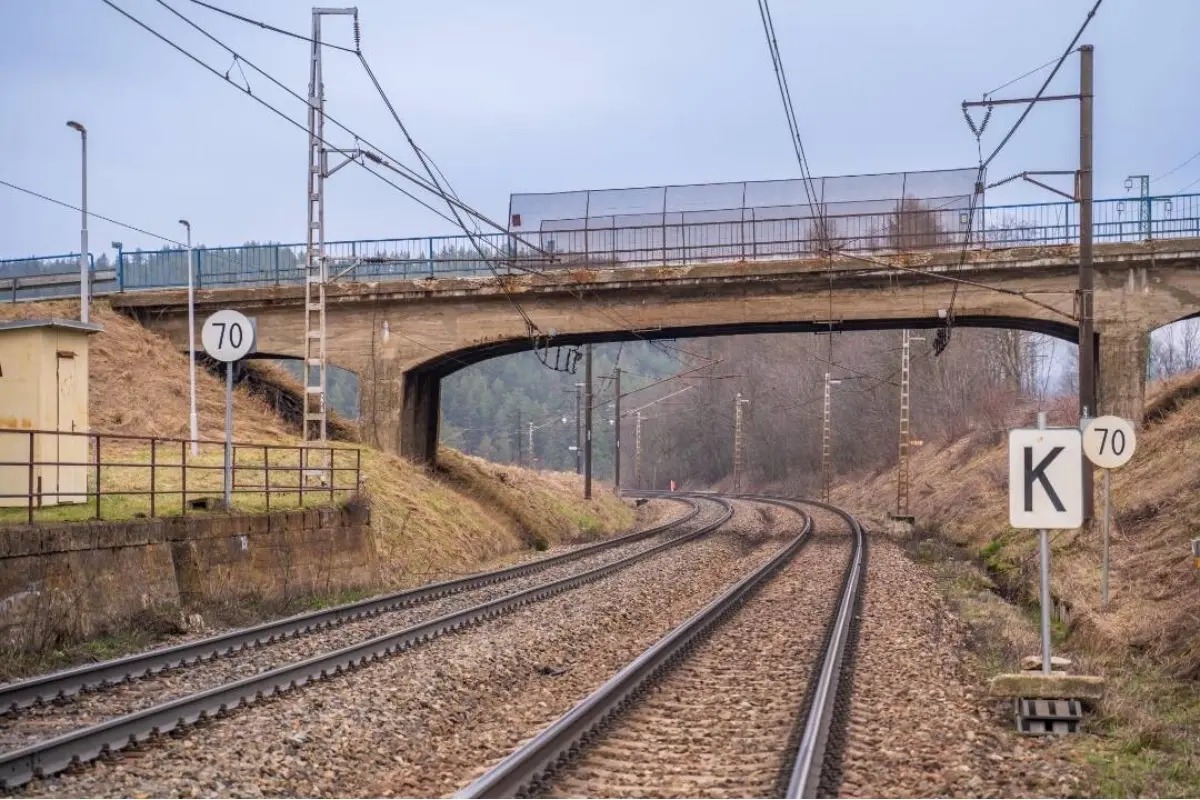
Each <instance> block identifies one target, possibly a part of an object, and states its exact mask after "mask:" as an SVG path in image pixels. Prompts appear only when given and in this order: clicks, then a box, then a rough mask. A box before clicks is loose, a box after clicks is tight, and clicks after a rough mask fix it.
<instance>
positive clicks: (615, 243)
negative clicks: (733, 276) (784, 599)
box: [0, 194, 1200, 300]
mask: <svg viewBox="0 0 1200 800" xmlns="http://www.w3.org/2000/svg"><path fill="white" fill-rule="evenodd" d="M1078 208H1079V207H1078V204H1076V203H1073V202H1070V201H1063V202H1054V203H1030V204H1025V205H1008V206H991V207H981V208H978V209H976V211H975V218H974V219H973V220H972V219H970V218H969V212H968V211H966V210H964V209H956V208H945V209H940V208H923V207H922V206H921V205H920V204H919V203H917V202H913V201H907V202H905V203H904V204H901V205H900V206H899V207H898V208H897V210H896V211H895V212H891V213H879V214H855V215H844V216H829V217H827V218H826V219H825V227H824V230H823V231H821V230H819V229H818V226H817V225H816V224H815V221H814V220H812V219H811V218H787V219H782V218H772V217H765V216H764V215H761V214H760V217H761V218H756V217H755V216H754V214H755V213H756V212H755V211H754V210H752V209H751V210H747V211H745V212H739V213H740V215H741V218H740V219H738V218H734V219H732V220H729V219H726V220H725V221H721V222H711V221H704V220H702V219H696V220H695V221H693V219H695V218H689V217H688V216H687V215H686V214H685V215H682V216H680V218H679V221H678V222H674V221H673V222H671V223H670V224H661V225H645V226H639V227H623V226H615V221H611V218H608V219H609V220H610V224H611V225H613V226H614V227H605V226H603V225H597V221H596V220H589V221H588V222H587V223H586V226H585V227H579V222H578V221H572V223H571V227H564V226H563V224H562V223H556V222H555V221H554V220H547V221H545V222H543V223H542V226H541V230H540V231H537V232H534V233H531V234H522V237H523V238H520V239H519V238H518V237H516V236H513V235H509V234H506V233H489V234H482V235H479V236H476V237H474V239H475V241H476V242H478V243H479V245H480V247H482V249H483V251H484V252H485V253H486V254H487V255H488V256H489V257H490V258H491V259H492V264H491V266H489V264H488V263H487V262H485V261H484V259H482V258H481V257H480V255H479V251H478V249H477V248H476V246H475V244H474V243H473V242H472V240H471V238H469V237H467V236H462V235H459V236H429V237H421V238H412V239H368V240H357V241H338V242H328V243H326V253H327V256H328V258H329V273H330V275H331V276H338V277H341V278H343V279H345V280H351V281H387V280H406V279H420V278H451V277H468V276H478V275H489V274H491V272H492V268H493V267H494V268H496V269H497V270H498V271H501V272H513V271H515V270H518V269H526V268H529V267H539V268H548V269H556V268H557V269H561V268H571V267H574V266H604V267H620V266H633V265H639V264H672V265H676V264H692V263H700V262H705V261H728V260H738V259H745V260H766V259H780V258H796V257H803V256H806V255H812V254H815V253H819V252H823V251H824V249H825V247H827V246H829V245H832V246H834V247H836V248H838V249H843V250H847V251H857V252H878V253H885V252H897V251H912V250H931V249H944V248H957V247H961V246H962V245H963V243H964V240H965V238H966V231H967V228H968V223H969V227H970V228H971V231H972V233H971V243H972V246H981V247H1015V246H1028V245H1038V244H1046V245H1056V244H1071V243H1074V242H1077V241H1078V239H1079V218H1078ZM709 219H711V216H710V217H709ZM1093 224H1094V227H1093V230H1094V236H1095V239H1096V241H1097V242H1119V241H1124V242H1134V241H1144V240H1147V239H1170V238H1180V237H1200V194H1190V195H1177V196H1170V197H1148V198H1127V199H1109V200H1098V201H1096V203H1095V208H1094V221H1093ZM526 242H528V243H529V244H526ZM530 244H531V245H533V246H535V247H536V248H537V249H540V250H542V251H546V252H549V253H552V254H553V255H554V260H553V261H550V260H548V259H547V258H546V257H545V256H544V255H542V254H541V253H539V252H538V251H537V250H535V249H534V248H532V247H530V246H529V245H530ZM194 258H195V273H194V274H195V283H196V286H197V287H198V288H201V289H212V288H222V287H235V286H236V287H252V286H284V285H293V284H299V283H302V282H303V280H304V245H303V244H248V245H243V246H241V247H211V248H205V247H198V248H196V249H195V250H194ZM93 269H95V267H94V266H93ZM77 270H78V255H74V256H72V255H71V254H66V255H60V256H48V257H42V258H27V259H11V260H7V261H0V297H3V298H5V299H10V300H28V299H36V298H43V297H61V296H73V295H74V294H76V293H77V292H78V289H77V288H72V287H71V286H70V285H69V280H70V277H69V276H70V275H72V274H74V275H76V276H77V275H78V272H77ZM95 274H96V276H97V278H98V279H97V280H96V281H95V283H94V292H95V293H96V294H106V293H110V292H113V291H131V290H144V289H163V288H173V287H182V286H186V285H187V252H186V251H184V250H179V249H162V250H133V251H118V252H117V259H116V264H115V269H107V270H106V269H101V270H98V271H97V272H96V273H95ZM53 276H59V278H60V280H59V281H58V283H57V284H55V279H54V277H53ZM99 278H103V280H100V279H99ZM39 283H40V284H42V285H36V284H39ZM46 284H55V285H46Z"/></svg>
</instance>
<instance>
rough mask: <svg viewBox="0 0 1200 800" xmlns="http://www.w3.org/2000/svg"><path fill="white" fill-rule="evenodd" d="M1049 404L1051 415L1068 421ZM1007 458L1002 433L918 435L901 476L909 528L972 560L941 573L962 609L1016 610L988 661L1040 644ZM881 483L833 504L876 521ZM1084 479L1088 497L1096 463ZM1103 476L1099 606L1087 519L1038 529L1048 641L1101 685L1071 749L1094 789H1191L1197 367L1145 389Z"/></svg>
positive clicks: (1198, 500)
mask: <svg viewBox="0 0 1200 800" xmlns="http://www.w3.org/2000/svg"><path fill="white" fill-rule="evenodd" d="M1063 405H1064V406H1065V404H1063ZM1057 411H1058V413H1057V414H1054V413H1052V414H1051V420H1052V421H1051V424H1070V422H1071V420H1069V419H1067V415H1066V414H1065V413H1063V409H1057ZM1056 416H1057V417H1058V418H1059V419H1058V420H1057V421H1056V420H1055V417H1056ZM1025 417H1026V418H1023V419H1021V420H1020V421H1019V423H1018V424H1020V425H1032V424H1033V423H1034V412H1033V411H1029V412H1028V413H1027V414H1026V415H1025ZM1007 458H1008V456H1007V448H1006V441H1005V437H1004V435H1003V432H1001V431H996V432H981V433H977V434H975V435H972V436H968V437H965V438H963V439H961V440H958V441H955V442H951V443H948V444H944V445H941V446H939V445H936V444H934V443H930V444H927V445H926V446H925V447H923V448H921V449H920V450H919V451H918V452H917V453H916V455H915V456H914V457H913V462H912V473H911V474H912V476H913V481H912V489H911V493H912V494H911V496H912V500H911V511H912V513H914V514H915V515H916V519H917V524H918V527H919V528H921V529H923V530H924V531H926V532H929V533H932V534H935V535H936V536H937V537H939V538H940V539H942V540H944V541H948V542H950V543H953V544H954V545H957V546H958V547H960V548H962V552H964V553H965V554H967V555H968V556H969V557H971V558H972V559H973V560H975V561H976V562H977V563H978V564H979V565H980V566H981V567H983V568H984V569H986V575H984V573H982V572H978V571H976V572H974V573H972V572H970V571H966V572H962V573H958V574H955V575H952V576H951V579H950V580H949V582H948V583H946V584H944V585H947V586H948V588H949V589H950V593H951V594H952V595H956V597H955V598H954V599H956V601H958V605H959V607H960V609H961V610H963V611H964V612H965V615H966V616H967V617H968V620H969V621H972V622H973V623H974V624H976V625H979V626H982V628H988V627H992V628H995V626H996V622H997V620H998V619H1000V618H1001V617H1003V616H1004V615H1005V614H1006V613H1007V612H1005V611H1003V610H1002V609H999V608H998V607H997V606H996V605H994V604H993V603H991V602H990V599H995V595H996V594H1000V595H1003V596H1004V597H1007V598H1009V599H1011V600H1013V601H1015V602H1016V603H1017V604H1018V605H1017V609H1018V614H1017V618H1019V619H1018V620H1016V621H1014V620H1012V619H1010V620H1008V623H1005V624H1004V625H1001V626H1000V628H999V629H996V630H994V631H993V633H995V634H996V635H997V636H1000V637H1001V638H1006V639H1007V640H1008V641H1009V642H1010V643H1011V646H1009V647H1008V648H1007V651H1002V652H1001V654H1000V656H998V657H996V658H995V659H994V663H992V664H991V668H993V669H994V670H995V671H997V672H998V671H1002V670H1006V669H1013V668H1014V667H1015V665H1016V659H1017V658H1018V657H1019V656H1021V655H1031V654H1034V653H1036V652H1038V650H1039V649H1040V648H1039V647H1038V645H1037V639H1036V638H1032V632H1034V631H1036V616H1035V613H1034V606H1035V604H1036V599H1037V574H1038V573H1037V570H1038V562H1037V538H1036V532H1035V531H1025V530H1014V529H1013V528H1010V527H1009V525H1008V500H1007V496H1008V494H1007V493H1008V486H1007V481H1008V477H1007V475H1008V465H1007ZM894 480H895V476H894V472H893V471H892V470H887V471H884V472H883V473H881V474H879V475H875V476H871V477H869V478H866V479H864V480H862V481H861V482H859V481H848V482H847V483H846V485H845V486H843V487H840V488H839V489H838V490H837V491H836V492H835V493H834V501H835V502H838V503H841V504H844V505H847V506H849V507H851V508H857V509H863V510H866V511H869V512H872V515H873V516H875V517H876V518H882V517H883V516H884V515H885V514H886V512H887V511H888V510H889V508H888V501H889V500H891V499H892V498H894V497H895V484H894ZM1096 485H1097V508H1100V507H1101V505H1100V504H1101V502H1102V498H1101V495H1100V494H1099V493H1100V491H1101V486H1102V483H1101V481H1100V473H1099V472H1097V481H1096ZM1112 485H1113V510H1114V526H1113V532H1112V540H1111V551H1112V570H1111V577H1110V592H1111V595H1110V597H1111V600H1110V605H1109V609H1108V610H1107V611H1101V609H1100V550H1101V543H1100V525H1099V523H1096V524H1094V525H1093V526H1091V527H1087V528H1083V529H1079V530H1073V531H1060V532H1054V533H1053V534H1052V538H1051V549H1052V557H1051V564H1052V577H1051V587H1052V594H1053V597H1054V601H1055V605H1056V610H1057V616H1058V619H1057V620H1056V622H1055V634H1056V639H1058V640H1059V641H1060V643H1061V644H1062V645H1063V646H1064V647H1065V648H1066V649H1067V650H1068V651H1069V653H1070V655H1071V656H1072V657H1073V658H1074V659H1075V660H1076V667H1075V669H1076V671H1079V672H1093V673H1097V674H1101V675H1104V676H1105V677H1106V678H1107V679H1108V682H1109V696H1108V697H1107V698H1106V699H1105V700H1104V701H1103V703H1102V704H1101V706H1100V708H1099V709H1098V711H1099V713H1098V715H1097V716H1096V717H1094V718H1093V719H1092V720H1091V721H1090V723H1089V730H1090V732H1091V733H1093V734H1095V735H1094V736H1092V737H1088V738H1087V739H1085V740H1083V741H1082V743H1081V752H1084V751H1086V757H1087V758H1088V760H1090V761H1091V762H1092V763H1093V765H1094V766H1095V769H1096V775H1097V784H1096V787H1095V789H1094V790H1095V791H1096V792H1097V793H1099V794H1106V795H1121V796H1128V795H1142V796H1145V795H1159V796H1200V692H1198V691H1197V689H1200V685H1198V681H1200V612H1198V611H1197V609H1200V583H1198V581H1197V575H1196V572H1197V571H1196V569H1195V567H1194V565H1193V563H1192V558H1191V550H1190V541H1191V540H1192V539H1193V538H1198V537H1200V375H1198V374H1193V375H1190V376H1185V377H1182V378H1179V379H1176V380H1173V381H1171V382H1169V383H1166V384H1163V385H1160V386H1156V387H1153V388H1152V390H1151V393H1150V398H1149V401H1148V403H1147V407H1146V416H1145V428H1144V429H1143V431H1142V432H1141V434H1140V435H1139V439H1138V450H1137V454H1136V455H1135V456H1134V458H1133V460H1132V461H1131V462H1130V463H1129V464H1128V465H1126V466H1125V467H1123V468H1121V469H1119V470H1115V471H1114V472H1113V474H1112ZM986 595H991V598H990V599H989V598H988V597H986ZM972 617H973V619H972ZM1020 621H1023V623H1024V625H1025V632H1024V633H1021V632H1019V631H1020V629H1021V627H1022V626H1021V625H1020V624H1017V622H1020ZM1009 623H1011V624H1009Z"/></svg>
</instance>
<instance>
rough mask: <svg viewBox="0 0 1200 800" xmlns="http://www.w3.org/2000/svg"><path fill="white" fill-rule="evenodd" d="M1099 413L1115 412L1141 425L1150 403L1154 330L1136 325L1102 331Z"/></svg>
mask: <svg viewBox="0 0 1200 800" xmlns="http://www.w3.org/2000/svg"><path fill="white" fill-rule="evenodd" d="M1099 355H1100V359H1099V360H1100V373H1099V394H1100V397H1099V404H1100V409H1099V413H1101V414H1115V415H1116V416H1118V417H1123V418H1124V419H1127V420H1130V421H1132V422H1133V424H1134V426H1135V427H1137V428H1141V425H1142V413H1143V411H1144V409H1145V404H1146V366H1147V363H1148V362H1149V358H1150V331H1148V330H1145V329H1142V328H1140V327H1135V326H1125V325H1119V326H1112V327H1105V328H1104V329H1103V330H1102V331H1101V332H1100V347H1099Z"/></svg>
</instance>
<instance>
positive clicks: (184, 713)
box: [0, 497, 733, 790]
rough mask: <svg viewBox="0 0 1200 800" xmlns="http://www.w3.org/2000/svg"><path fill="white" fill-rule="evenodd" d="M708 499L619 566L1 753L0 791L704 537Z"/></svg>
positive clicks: (729, 511)
mask: <svg viewBox="0 0 1200 800" xmlns="http://www.w3.org/2000/svg"><path fill="white" fill-rule="evenodd" d="M707 499H709V500H711V501H712V502H714V503H716V504H717V505H719V506H721V508H722V510H723V511H722V514H721V516H720V517H719V518H717V519H716V520H713V521H710V522H706V523H704V524H703V525H701V526H700V527H698V528H697V529H696V530H693V531H690V532H688V533H685V534H683V535H681V536H677V537H674V538H672V539H670V540H668V541H666V542H663V543H661V544H657V545H654V546H653V547H650V548H647V549H645V550H641V551H639V552H636V553H634V554H632V555H630V556H627V557H625V558H623V559H620V560H618V561H612V562H609V563H607V564H604V565H602V566H599V567H595V568H593V569H589V570H586V571H584V572H580V573H576V574H574V575H570V576H568V577H565V578H561V579H559V580H555V581H551V582H548V583H544V584H540V585H537V586H533V587H531V588H529V589H525V590H522V591H517V592H513V593H511V594H506V595H503V596H501V597H498V598H496V599H493V600H489V601H486V602H483V603H480V604H478V605H475V606H471V607H470V608H467V609H463V610H461V611H455V612H451V613H449V614H444V615H442V616H440V617H437V618H436V619H431V620H428V621H425V622H420V623H417V624H415V625H412V626H410V627H408V628H405V629H404V630H400V631H393V632H390V633H385V634H383V635H382V636H377V637H375V638H373V639H369V640H367V641H364V642H359V643H356V644H352V645H349V646H347V647H343V648H342V649H340V650H335V651H332V652H327V653H321V654H319V655H316V656H313V657H311V658H307V659H305V660H303V661H295V662H292V663H289V664H285V665H283V666H279V667H276V668H274V669H270V670H267V671H265V672H260V673H258V674H255V675H251V676H249V677H246V678H242V679H240V680H235V681H233V682H231V683H227V684H223V685H221V686H216V687H214V688H211V689H206V690H203V691H200V692H196V693H194V694H189V695H186V696H184V697H180V698H177V699H175V700H169V701H166V702H164V703H160V704H159V705H156V706H153V707H151V708H147V709H143V710H140V711H134V712H131V713H129V714H126V715H124V716H121V717H114V718H112V719H108V720H105V721H103V722H99V723H97V724H95V725H91V726H90V727H87V728H81V729H78V730H75V731H73V732H70V733H65V734H63V735H61V736H58V737H55V738H53V739H48V740H45V741H42V742H38V743H36V744H33V745H30V746H28V747H24V748H22V749H20V750H14V751H12V752H9V753H0V788H2V789H5V790H10V789H13V788H16V787H18V786H21V785H23V784H25V783H28V782H29V781H30V780H31V779H33V778H34V777H36V776H43V777H45V776H49V775H53V774H55V773H58V772H61V771H63V770H65V769H67V768H69V767H71V766H72V765H73V764H82V763H85V762H88V761H92V760H94V759H96V758H99V757H101V756H102V755H104V754H106V753H116V752H118V751H120V750H122V749H124V748H126V747H131V746H134V745H136V744H138V743H140V742H144V741H146V740H147V739H149V738H150V737H152V736H155V735H165V734H169V733H171V731H174V730H176V729H181V728H186V727H187V726H189V725H192V724H194V723H196V722H198V721H200V720H204V719H210V718H212V717H216V716H220V715H224V714H227V713H231V712H233V711H234V710H236V709H238V708H241V707H243V706H250V705H253V704H255V703H256V702H258V701H259V700H264V699H267V698H270V697H273V696H277V695H282V694H286V693H287V692H291V691H294V690H296V689H299V688H300V687H303V686H305V685H307V684H309V683H313V682H316V681H322V680H327V679H329V678H331V677H333V676H335V675H338V674H341V673H343V672H349V671H351V670H354V669H357V668H359V667H362V666H365V665H367V664H370V663H372V662H374V661H376V660H378V659H381V658H387V657H389V656H392V655H395V654H397V653H400V652H403V651H405V650H408V649H410V648H413V647H417V646H419V645H421V644H423V643H425V642H429V641H432V640H433V639H436V638H438V637H440V636H442V635H444V634H447V633H450V632H453V631H456V630H459V629H462V628H466V627H470V626H474V625H478V624H480V623H483V622H486V621H487V620H490V619H495V618H497V617H499V616H502V615H504V614H508V613H511V612H512V611H515V610H517V609H519V608H523V607H525V606H527V605H529V604H531V603H535V602H538V601H540V600H544V599H546V598H549V597H553V596H555V595H558V594H561V593H563V592H566V591H569V590H571V589H575V588H577V587H580V586H584V585H586V584H589V583H592V582H593V581H597V580H600V579H602V578H604V577H607V576H608V575H612V574H614V573H616V572H619V571H621V570H623V569H626V568H628V567H630V566H632V565H634V564H637V563H640V562H642V561H645V560H646V559H649V558H652V557H654V556H655V555H657V554H659V553H662V552H665V551H667V550H669V549H671V548H674V547H679V546H680V545H682V544H685V543H687V542H691V541H695V540H697V539H699V538H701V537H703V536H707V535H708V534H710V533H712V532H713V531H715V530H717V529H718V528H720V527H721V526H722V525H724V524H725V523H726V522H728V521H729V519H730V518H731V517H732V516H733V506H732V505H731V504H730V503H729V501H727V500H725V499H723V498H720V497H710V498H707Z"/></svg>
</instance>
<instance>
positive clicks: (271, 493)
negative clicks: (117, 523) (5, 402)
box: [0, 428, 362, 523]
mask: <svg viewBox="0 0 1200 800" xmlns="http://www.w3.org/2000/svg"><path fill="white" fill-rule="evenodd" d="M198 446H199V448H198V455H197V456H192V455H191V453H190V450H191V440H190V439H178V438H171V437H164V436H131V435H125V434H106V433H90V432H83V431H51V430H36V429H32V430H31V429H23V428H0V459H3V460H0V523H2V522H4V521H5V520H6V518H8V517H10V516H11V517H12V518H13V519H14V520H15V519H19V518H20V517H24V520H25V521H26V522H28V523H32V522H34V521H35V520H37V519H38V518H39V517H41V518H45V519H55V520H58V519H89V518H90V519H104V518H106V517H107V518H120V519H128V518H130V517H138V516H148V517H158V516H170V515H174V514H176V513H178V514H184V515H186V514H187V513H188V512H189V511H193V510H196V509H198V508H207V507H209V506H210V505H211V502H209V501H211V500H216V501H220V500H221V498H222V493H223V481H224V468H225V467H224V452H225V442H224V440H213V439H200V440H198ZM232 478H233V480H232V489H231V498H232V500H233V502H232V505H233V507H234V509H242V510H256V511H258V510H261V511H270V510H271V509H272V507H275V508H277V509H278V508H281V507H282V508H286V507H293V503H292V502H289V501H294V505H295V506H301V507H303V506H304V505H305V504H306V502H309V503H311V502H314V501H319V502H322V503H324V502H329V503H333V502H336V501H337V500H338V498H339V497H342V498H345V497H348V496H350V495H353V494H355V493H357V492H358V491H359V490H360V486H361V481H362V453H361V451H360V450H359V449H358V448H354V447H334V446H320V447H318V446H308V445H304V446H301V445H287V444H262V443H252V442H235V443H234V444H233V447H232ZM18 488H19V490H18ZM273 498H274V499H273ZM176 501H177V502H176ZM106 511H107V514H106V513H105V512H106Z"/></svg>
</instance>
